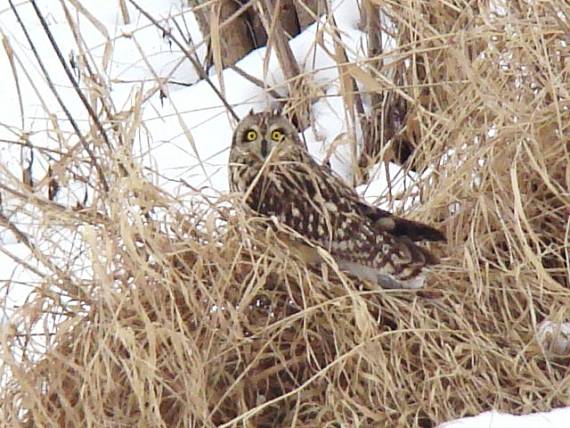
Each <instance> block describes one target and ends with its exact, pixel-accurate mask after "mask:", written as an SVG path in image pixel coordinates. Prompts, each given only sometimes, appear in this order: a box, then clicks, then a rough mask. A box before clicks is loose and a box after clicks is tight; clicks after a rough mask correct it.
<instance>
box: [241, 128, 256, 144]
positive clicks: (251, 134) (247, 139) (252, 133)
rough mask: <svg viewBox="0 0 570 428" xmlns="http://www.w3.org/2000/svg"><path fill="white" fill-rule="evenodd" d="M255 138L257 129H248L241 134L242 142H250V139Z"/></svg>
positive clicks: (253, 139)
mask: <svg viewBox="0 0 570 428" xmlns="http://www.w3.org/2000/svg"><path fill="white" fill-rule="evenodd" d="M256 139H257V131H255V130H254V129H248V130H247V131H245V132H244V134H243V141H244V142H248V143H250V142H252V141H255V140H256Z"/></svg>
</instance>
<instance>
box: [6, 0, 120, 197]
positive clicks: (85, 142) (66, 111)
mask: <svg viewBox="0 0 570 428" xmlns="http://www.w3.org/2000/svg"><path fill="white" fill-rule="evenodd" d="M8 2H9V3H10V8H11V9H12V12H13V13H14V15H15V16H16V19H17V20H18V24H20V27H21V28H22V31H23V32H24V35H25V37H26V40H27V41H28V43H29V45H30V48H31V49H32V52H33V53H34V56H35V57H36V60H37V61H38V65H39V66H40V68H41V69H42V73H43V74H44V77H45V78H46V81H47V84H48V86H49V88H50V90H51V91H52V93H53V95H54V96H55V98H56V99H57V102H58V103H59V105H60V107H61V108H62V110H63V112H64V113H65V115H66V116H67V119H68V120H69V122H70V123H71V126H72V127H73V130H74V131H75V133H76V134H77V136H78V137H79V140H80V141H81V144H82V145H83V148H84V149H85V151H86V152H87V154H88V155H89V158H90V159H91V162H92V163H93V166H94V167H95V169H96V170H97V174H98V175H99V180H101V184H102V185H103V189H104V190H105V192H108V191H109V185H108V184H107V180H106V179H105V175H104V173H103V170H102V168H101V166H100V165H99V164H98V163H97V160H96V158H95V155H94V154H93V152H92V151H91V149H90V148H89V145H88V144H87V141H86V140H85V137H84V136H83V134H82V133H81V130H80V129H79V126H78V125H77V123H76V122H75V119H74V118H73V116H72V114H71V112H70V111H69V110H68V108H67V106H66V105H65V103H64V102H63V100H62V99H61V97H60V96H59V93H58V92H57V90H56V89H55V86H54V84H53V82H52V81H51V79H50V77H49V73H48V71H47V69H46V68H45V65H44V63H43V61H42V60H41V58H40V55H39V53H38V51H37V49H36V47H35V45H34V43H33V41H32V39H31V37H30V34H29V33H28V30H27V29H26V26H25V25H24V23H23V22H22V19H21V18H20V15H19V13H18V11H17V9H16V7H15V6H14V3H13V2H12V0H8ZM32 5H33V6H34V9H35V10H36V13H37V14H38V16H39V17H40V22H41V24H42V26H43V27H44V30H45V31H46V33H47V34H48V37H49V38H50V41H52V44H53V43H55V41H54V40H53V37H52V36H51V33H50V32H49V30H48V28H47V24H46V22H45V20H44V19H43V17H42V16H41V13H40V12H39V10H38V9H37V6H36V4H35V2H34V1H32ZM56 52H58V53H59V55H61V52H59V50H56ZM61 60H62V63H65V60H64V59H63V57H61ZM64 68H65V70H66V72H67V71H68V70H67V67H65V66H64ZM70 79H71V80H73V78H72V77H70ZM79 93H80V97H81V96H82V95H83V94H82V93H81V92H79Z"/></svg>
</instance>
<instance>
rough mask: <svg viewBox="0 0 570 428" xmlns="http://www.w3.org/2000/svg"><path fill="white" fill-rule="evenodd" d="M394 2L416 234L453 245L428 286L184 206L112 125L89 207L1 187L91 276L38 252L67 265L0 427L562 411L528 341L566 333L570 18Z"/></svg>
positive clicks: (18, 323) (561, 400)
mask: <svg viewBox="0 0 570 428" xmlns="http://www.w3.org/2000/svg"><path fill="white" fill-rule="evenodd" d="M436 3H437V5H436ZM401 4H403V5H404V6H398V7H396V6H394V7H392V8H391V9H390V11H391V12H390V13H391V14H392V16H393V17H394V18H395V19H396V20H397V21H398V22H400V23H401V25H403V26H406V28H412V29H414V33H413V37H411V38H410V41H409V43H408V44H406V45H402V47H401V49H400V52H401V54H402V55H401V60H402V61H403V60H405V59H411V60H413V61H417V62H421V63H422V64H423V66H424V67H425V70H426V76H425V77H422V82H423V83H422V84H421V85H420V84H419V83H418V80H417V79H418V76H417V75H415V74H414V72H412V71H410V75H409V76H407V79H408V81H407V82H405V84H404V85H403V86H401V87H399V88H396V90H397V91H400V92H402V93H404V94H407V96H409V97H411V98H412V99H416V100H418V102H417V104H415V105H414V106H413V108H412V109H411V113H410V119H409V123H408V125H409V126H410V127H412V125H413V128H414V132H419V133H421V140H420V141H421V144H420V145H419V146H418V148H417V150H416V152H415V156H416V162H417V164H419V165H420V166H428V165H429V166H430V167H431V168H432V169H433V171H434V172H433V174H432V175H431V177H430V178H429V182H427V181H426V182H421V183H419V187H420V188H421V189H422V204H421V205H420V206H418V207H416V209H415V210H414V211H413V212H412V213H410V216H412V217H414V218H417V219H421V220H425V221H428V222H430V223H432V224H435V225H439V226H440V227H442V228H443V229H444V230H445V231H446V234H447V236H448V240H449V242H448V244H446V245H445V246H442V247H441V248H438V249H437V251H438V253H439V254H440V255H442V256H443V264H442V266H441V268H440V269H439V270H438V271H437V272H435V273H434V274H433V275H432V276H431V277H430V281H429V284H428V286H427V288H426V290H424V291H420V292H393V291H392V292H385V291H378V290H370V289H367V288H366V287H364V288H363V287H361V286H360V285H361V284H358V283H356V282H354V281H353V280H352V279H350V278H347V277H346V276H344V275H342V274H340V275H339V274H338V273H337V272H335V269H334V266H332V265H324V266H322V269H318V270H310V269H308V268H307V267H306V266H305V265H303V264H302V263H301V262H298V261H296V260H295V259H293V258H291V257H290V256H289V255H288V253H287V250H286V249H285V248H283V247H282V246H280V245H279V244H278V242H277V241H276V240H275V239H274V236H273V233H274V232H272V231H271V229H267V228H265V227H263V224H262V221H261V220H259V219H254V218H252V217H251V215H250V214H249V213H248V212H247V211H246V210H245V209H244V208H243V207H242V206H241V205H240V203H239V198H238V197H235V198H233V197H232V198H230V200H231V202H232V204H233V206H234V207H235V208H234V209H232V210H230V209H228V208H227V199H224V201H218V202H216V203H214V204H213V205H212V204H211V203H209V202H206V201H205V200H204V199H202V198H201V196H200V195H199V194H197V195H196V203H195V204H194V205H192V206H187V207H181V205H180V203H179V202H177V201H176V200H175V199H173V198H171V197H169V196H168V195H164V194H163V193H161V192H160V191H159V190H158V189H156V188H154V187H153V186H151V185H150V184H149V183H148V182H147V181H146V180H145V179H144V178H143V174H142V173H141V171H140V168H139V167H138V166H137V165H135V164H130V163H128V162H125V159H128V158H129V149H128V146H127V145H126V144H124V143H121V142H124V141H129V138H130V136H131V135H132V132H133V130H134V129H136V128H137V127H138V126H140V123H139V120H140V117H139V116H138V115H137V114H136V112H137V111H138V110H137V109H133V114H132V115H130V116H128V117H125V118H124V119H125V120H124V121H122V122H121V123H120V124H117V123H115V126H111V125H112V119H111V118H110V117H101V118H100V120H101V123H102V125H103V127H104V128H105V130H106V132H107V136H108V139H109V142H110V145H111V146H113V147H115V149H114V150H110V149H109V147H108V146H107V145H106V144H104V143H101V144H96V145H95V147H96V153H95V157H96V159H97V162H99V163H100V165H101V168H102V169H103V170H104V171H106V179H107V181H108V182H109V183H110V186H109V190H108V191H107V192H105V191H103V190H102V189H103V186H102V184H101V183H100V182H99V183H98V184H97V187H96V191H97V194H96V198H95V200H96V201H97V203H96V204H94V205H93V207H92V208H84V209H77V210H69V209H67V210H66V209H63V208H61V207H59V206H58V205H56V204H55V203H53V202H50V201H49V200H46V199H45V198H42V197H39V196H34V194H32V193H31V192H30V190H29V189H27V188H26V187H25V186H24V185H23V184H21V185H20V187H19V188H16V187H15V186H16V184H14V183H12V184H10V183H5V184H3V191H4V192H7V191H8V190H6V189H11V191H12V193H11V194H12V197H13V198H16V199H18V198H19V199H20V200H21V201H23V202H24V201H25V202H26V204H27V205H26V206H28V207H32V208H33V212H31V213H32V214H33V216H35V218H36V219H40V220H39V221H40V222H43V223H44V224H45V225H46V226H45V227H47V228H48V229H49V228H58V229H62V228H64V229H67V230H69V231H70V232H72V233H73V232H79V233H81V234H82V236H83V241H84V243H85V247H84V249H85V251H86V254H87V255H88V258H89V260H90V269H85V270H84V271H83V272H82V273H78V272H76V271H73V270H72V267H71V266H72V265H71V263H70V264H66V263H59V260H57V261H53V260H52V264H51V265H50V257H52V253H51V252H50V251H49V249H48V250H46V249H45V248H46V246H44V247H42V248H40V247H36V246H34V245H33V244H32V243H31V242H30V245H31V247H32V248H33V250H34V251H35V253H36V258H37V259H38V260H43V261H45V263H44V266H48V267H49V266H52V267H53V269H52V270H51V274H50V275H46V276H44V278H43V281H42V283H41V284H40V285H37V286H36V287H35V291H34V293H33V294H32V295H31V296H30V298H29V302H28V304H27V305H26V306H25V307H22V308H21V309H20V310H18V311H17V312H16V314H15V315H14V318H13V321H14V324H13V328H8V329H5V330H4V332H3V335H2V351H1V352H2V358H3V361H4V364H3V370H4V375H5V376H8V375H9V376H8V377H7V378H6V382H5V383H6V384H5V385H4V388H3V390H2V392H1V393H0V402H1V403H2V404H1V408H2V410H1V413H0V418H1V420H2V423H3V424H4V425H5V426H20V425H21V426H70V427H71V426H74V427H75V426H152V427H159V426H168V427H171V426H228V427H229V426H248V427H261V426H302V427H310V426H314V427H323V426H341V425H343V426H433V425H434V424H436V423H440V422H442V421H445V420H448V419H450V418H455V417H459V416H462V415H468V414H475V413H478V412H481V411H484V410H488V409H489V408H491V407H493V408H496V409H500V410H503V411H508V412H514V413H526V412H531V411H537V410H549V409H551V408H553V407H557V406H564V405H570V398H569V397H570V372H569V365H568V362H569V358H568V357H565V358H564V357H557V358H554V357H552V358H551V357H548V356H547V355H545V354H544V352H543V351H542V350H541V349H540V347H538V346H537V345H536V343H535V342H534V334H535V329H536V325H537V323H539V322H540V321H542V320H543V319H545V318H551V319H553V320H556V321H564V320H568V318H569V317H570V313H569V307H570V279H569V278H570V260H569V257H570V256H569V252H570V249H569V248H568V242H569V235H570V222H569V217H570V211H569V210H570V208H569V207H570V195H569V189H570V165H569V159H570V88H569V85H568V82H569V81H570V56H569V49H570V40H569V37H568V34H570V10H569V9H568V6H563V2H555V1H552V2H548V1H545V2H540V3H539V2H536V4H533V3H529V4H527V3H524V2H516V1H513V2H512V7H511V9H510V10H509V15H508V16H505V17H501V16H491V15H489V13H488V11H485V10H476V9H475V8H474V7H471V8H469V7H467V8H465V5H463V4H461V5H459V2H457V9H454V8H453V7H452V6H451V5H450V4H447V3H446V5H447V6H444V5H443V3H440V2H409V3H408V2H402V3H401ZM412 6H413V7H412ZM564 7H566V9H563V8H564ZM361 66H362V67H363V69H365V70H366V72H367V73H369V74H371V75H372V74H374V70H372V69H370V68H366V66H365V65H362V64H361ZM410 70H412V69H410ZM69 138H70V139H71V140H73V141H77V139H76V138H75V139H74V137H73V136H71V137H69ZM89 159H90V158H89V156H88V155H87V154H86V153H82V154H80V153H79V150H78V151H77V152H76V153H75V154H74V155H73V156H71V157H67V158H66V157H64V158H62V160H61V161H60V162H59V163H58V165H60V168H61V169H60V171H64V170H70V169H72V168H74V165H75V166H77V165H81V164H84V163H85V162H89ZM91 180H92V181H93V177H91ZM403 197H413V195H411V194H407V195H403ZM151 208H154V211H152V210H151ZM30 210H31V208H30ZM159 213H160V216H159V215H158V214H159ZM54 219H57V224H55V223H54V221H53V220H54ZM3 222H4V226H8V227H10V223H9V221H8V219H6V218H4V217H3ZM11 227H12V231H14V228H17V225H11ZM54 242H55V241H54ZM48 243H49V241H48ZM54 245H55V244H54ZM48 246H49V245H48ZM62 266H69V267H68V268H67V269H66V268H65V267H62ZM78 278H83V279H81V280H80V279H78ZM46 319H49V320H51V321H50V322H46V321H45V320H46ZM38 332H40V333H38ZM41 332H44V333H45V334H46V336H45V337H44V339H45V342H44V343H43V345H45V344H46V343H47V346H46V347H45V349H44V347H43V345H42V346H39V345H38V343H37V338H36V336H35V335H36V334H41Z"/></svg>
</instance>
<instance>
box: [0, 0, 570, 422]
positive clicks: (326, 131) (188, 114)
mask: <svg viewBox="0 0 570 428" xmlns="http://www.w3.org/2000/svg"><path fill="white" fill-rule="evenodd" d="M15 3H17V10H18V13H19V14H20V17H21V19H22V20H23V21H24V22H25V23H26V27H27V29H28V31H29V33H30V36H31V38H32V40H33V42H34V44H35V46H36V49H37V50H38V52H40V55H41V58H42V61H43V62H44V65H45V67H46V69H47V71H48V73H49V75H50V77H51V79H52V80H53V83H54V85H55V87H56V88H57V90H58V92H59V94H60V96H61V97H62V99H63V102H64V104H65V105H66V106H67V108H69V109H70V110H71V111H72V112H73V114H74V117H75V118H76V119H77V120H78V123H79V125H80V127H81V128H82V129H83V130H85V129H86V125H87V119H88V116H87V112H86V111H85V109H84V107H83V105H82V104H81V102H80V100H79V99H78V97H77V96H76V94H75V91H74V89H73V88H72V85H71V83H70V81H69V80H68V79H67V77H66V75H65V73H63V72H62V66H61V64H60V63H59V61H58V59H57V57H56V56H55V55H54V52H53V49H52V47H51V45H50V43H49V41H48V39H47V37H46V35H45V33H44V31H43V29H42V27H41V25H40V23H39V21H38V18H37V16H36V14H35V12H34V10H33V8H32V6H31V4H30V3H29V2H15ZM37 3H38V5H39V7H40V9H41V10H42V12H43V15H44V16H45V17H46V19H47V22H48V25H49V28H50V30H51V31H52V32H53V35H54V37H55V39H56V41H57V43H58V45H59V47H60V49H61V52H62V53H63V55H64V56H65V57H66V60H67V61H70V60H73V61H78V58H79V54H80V53H81V50H82V49H86V50H87V51H88V53H89V55H91V57H92V59H93V65H94V66H95V67H96V69H97V72H98V73H99V74H100V75H101V76H102V78H103V79H104V82H105V83H106V85H107V87H108V89H109V90H110V93H109V95H110V99H111V100H112V108H113V110H114V112H115V113H120V112H121V111H126V110H128V109H130V108H131V106H132V105H133V103H134V99H135V96H136V95H137V94H143V95H144V96H150V98H149V99H148V100H147V101H146V103H145V105H144V111H143V117H142V120H143V122H144V125H145V126H144V127H143V128H141V129H140V131H139V133H138V135H137V136H136V140H135V157H136V159H137V160H138V161H139V162H140V163H141V164H142V165H144V166H145V167H146V171H148V177H149V179H150V180H152V181H153V182H154V183H155V184H156V185H158V186H160V187H161V188H162V189H164V190H165V191H167V192H170V193H171V194H173V195H175V196H177V197H179V198H181V199H182V200H183V201H189V200H191V198H192V195H194V194H195V192H194V190H193V189H200V190H201V191H203V192H205V193H206V194H208V195H211V196H213V197H217V196H218V195H220V194H222V193H223V192H226V191H227V190H228V185H227V171H226V167H227V166H226V164H227V156H228V149H229V141H230V138H231V133H232V129H233V126H234V125H235V123H234V121H233V119H232V118H231V117H230V116H229V114H228V113H227V112H226V109H225V107H223V105H222V103H221V101H220V100H219V99H218V98H217V97H216V95H215V93H214V91H213V90H212V88H211V87H210V86H209V85H208V84H207V82H205V81H198V75H197V72H196V71H195V70H194V68H193V67H192V65H191V64H190V62H189V61H188V60H187V59H186V58H185V55H184V53H183V52H182V51H181V50H180V49H179V48H178V47H177V46H176V44H174V43H172V40H170V39H169V38H168V37H165V36H164V34H162V32H161V31H160V30H158V29H157V28H155V27H154V26H153V25H152V24H151V23H150V22H149V21H148V20H147V19H146V18H145V17H143V16H142V15H141V14H140V13H139V12H138V11H137V10H136V9H135V8H134V7H133V6H132V5H131V4H130V3H129V2H126V3H127V5H128V12H129V17H130V22H129V23H125V20H124V17H123V16H122V14H121V11H120V8H119V7H118V4H119V3H118V2H117V1H116V0H98V1H97V2H86V1H85V2H81V4H82V5H83V6H84V7H85V8H86V10H87V12H84V11H78V10H77V9H75V8H74V7H73V6H72V3H71V2H63V4H65V5H67V7H68V8H69V11H70V16H71V17H72V19H74V20H75V21H76V23H77V27H76V28H79V30H80V32H81V38H82V39H83V41H84V42H83V45H82V46H81V48H80V47H78V46H77V44H76V42H75V38H74V36H73V32H72V31H71V29H70V26H69V23H68V20H67V18H66V14H65V12H64V10H63V8H62V6H61V3H60V2H49V3H48V2H37ZM186 3H187V2H186V1H185V0H137V4H139V5H140V6H141V7H142V8H143V9H144V10H146V11H147V12H149V13H150V14H151V15H152V16H154V17H155V18H156V19H157V20H161V19H165V20H164V21H161V22H163V24H164V25H165V26H166V27H167V28H168V29H169V30H171V31H172V32H173V34H175V35H177V36H180V34H178V33H177V30H175V29H176V28H182V29H184V31H186V33H185V34H184V37H185V39H186V40H190V41H191V42H190V43H189V47H190V48H191V47H196V55H197V58H198V60H200V61H202V60H203V59H204V56H205V53H206V47H205V46H204V44H203V43H202V41H201V39H202V37H201V35H200V32H199V29H198V25H197V23H196V20H195V18H194V16H193V14H192V13H191V12H190V10H189V9H187V8H185V7H184V5H185V4H186ZM332 10H333V11H334V14H335V20H336V23H337V25H338V26H339V28H340V37H341V39H342V41H343V42H344V44H346V45H347V46H348V47H349V48H348V49H347V55H348V58H349V60H350V61H353V62H358V61H360V60H362V59H364V57H365V52H366V39H365V37H364V34H363V33H362V32H361V31H360V30H359V28H358V24H359V20H360V17H359V7H358V5H357V4H356V2H355V1H354V0H336V1H334V2H333V4H332ZM386 19H387V18H386V17H383V21H384V23H385V24H386V25H389V23H387V22H385V21H386ZM177 24H178V25H177ZM0 37H2V39H3V41H4V42H5V43H9V45H10V46H11V48H12V49H13V52H14V56H13V57H12V58H10V57H9V56H8V55H7V53H6V49H1V48H0V76H2V79H0V99H2V103H1V104H0V182H2V183H3V184H4V185H6V186H8V187H12V188H17V186H18V185H19V182H20V180H21V177H22V167H26V166H27V165H30V164H31V174H32V177H34V178H35V180H36V181H39V180H41V179H42V178H43V177H44V176H45V174H46V172H47V165H48V156H49V152H47V151H45V150H44V151H42V150H40V148H42V149H49V150H61V151H66V150H68V149H69V147H67V146H66V144H68V142H67V140H66V138H64V139H63V142H62V140H61V139H58V138H56V136H55V135H54V132H52V131H49V129H50V128H51V127H52V125H51V124H52V121H51V118H50V117H49V115H48V112H49V114H51V115H55V117H57V119H58V122H59V124H60V126H61V127H62V128H61V133H62V135H64V136H67V135H70V133H71V132H72V128H71V125H70V123H69V122H68V121H67V119H66V117H65V115H64V113H63V111H62V108H61V106H60V105H59V104H58V103H57V101H56V99H55V97H54V95H53V93H52V92H51V90H50V88H49V86H48V85H47V84H46V82H45V79H44V77H43V74H42V72H41V70H40V68H39V66H38V64H37V61H36V60H35V58H34V55H33V52H32V51H31V49H30V47H29V44H28V42H27V41H26V38H25V37H24V34H23V33H22V30H21V28H20V26H19V24H18V22H17V20H16V17H15V16H14V14H13V13H12V12H11V10H10V8H9V7H7V6H5V7H3V8H0ZM334 37H338V34H337V33H334V32H332V31H331V28H330V26H329V23H327V22H325V21H324V20H321V21H319V22H317V23H315V24H313V25H311V26H310V27H308V28H307V29H306V30H305V31H304V32H303V33H302V34H300V35H299V36H298V37H296V38H295V39H294V40H292V41H291V48H292V50H293V53H294V55H295V56H296V58H297V60H298V61H299V64H300V66H301V68H302V71H303V72H310V73H312V74H313V76H314V83H315V84H316V85H318V86H319V88H318V89H319V91H320V92H321V93H322V94H323V96H322V97H320V98H319V99H318V100H316V101H315V102H314V104H313V105H312V107H311V108H312V117H313V122H312V126H311V127H310V128H308V129H307V130H306V131H305V132H304V133H303V137H304V140H305V141H306V143H307V146H308V149H309V151H310V153H311V154H312V155H313V156H314V157H315V159H316V160H317V161H318V162H322V161H324V160H328V161H330V165H331V167H332V169H333V170H334V171H336V172H337V173H338V174H339V175H340V176H341V177H342V178H343V179H345V180H346V181H347V182H348V183H351V182H352V180H353V177H352V168H351V165H352V162H353V159H352V157H353V151H352V142H353V140H354V139H356V140H358V139H359V138H360V129H359V127H358V123H352V122H351V119H350V117H347V114H346V112H345V111H344V108H343V102H342V98H341V96H340V95H339V92H340V83H339V75H338V68H337V66H336V61H335V58H334V57H333V53H334V43H333V40H334ZM316 40H320V41H319V42H318V43H317V42H316ZM385 43H386V47H387V48H389V47H390V46H391V44H392V43H393V41H392V40H390V39H389V38H387V40H386V41H385ZM266 54H267V51H266V49H265V48H260V49H257V50H255V51H253V52H251V53H250V54H249V55H248V56H246V57H245V58H243V59H242V60H241V61H239V62H238V64H237V66H238V67H239V68H241V69H243V70H245V71H246V72H247V73H248V74H250V75H252V76H254V77H256V78H257V79H259V80H261V81H264V82H265V84H266V86H267V87H268V88H271V89H274V90H275V91H276V92H278V93H281V94H284V86H283V84H284V77H283V75H282V73H281V71H280V67H279V65H278V63H277V60H276V58H275V55H274V54H272V56H271V58H270V59H269V61H267V62H265V56H266ZM12 64H16V69H17V76H18V85H16V84H15V80H14V73H13V68H12ZM82 78H84V77H81V76H79V81H80V82H81V79H82ZM221 78H222V81H223V85H221V84H220V82H219V81H218V79H217V77H216V75H215V73H214V72H213V71H211V74H210V79H211V81H212V82H213V83H214V84H215V85H216V87H217V88H219V89H220V88H221V87H222V86H223V88H224V95H225V97H226V99H227V101H228V102H229V103H230V104H231V105H232V106H233V107H234V109H235V111H236V113H237V114H238V116H240V117H242V116H244V115H245V114H246V113H247V112H248V111H249V110H250V109H252V108H253V109H254V110H256V111H259V110H262V109H265V108H267V107H271V106H272V105H274V101H275V100H273V99H272V97H271V96H270V95H268V94H267V92H266V91H265V90H264V89H263V88H260V87H258V86H256V85H254V84H253V83H251V82H250V81H248V80H247V79H245V78H243V77H241V76H240V75H239V74H238V73H237V72H235V71H234V70H231V69H227V70H224V71H223V72H222V73H221ZM167 81H168V82H176V83H166V82H167ZM159 82H160V83H159ZM159 89H162V90H163V91H164V92H165V94H166V95H167V98H166V99H161V98H160V96H159V91H158V90H159ZM18 91H20V92H18ZM364 102H365V104H366V102H367V100H366V99H365V100H364ZM20 103H21V104H20ZM22 131H25V133H23V132H22ZM14 142H16V143H18V142H19V143H23V144H14ZM26 142H29V144H31V145H33V146H35V147H36V149H35V150H33V154H34V159H33V162H32V150H31V149H30V147H31V146H30V145H28V146H26V144H24V143H26ZM388 178H389V180H388ZM415 179H417V177H414V176H413V175H405V174H404V173H403V171H402V170H401V169H400V168H399V167H398V166H397V165H394V164H381V165H379V166H377V168H376V169H375V170H374V171H373V172H372V180H370V182H369V183H368V184H366V185H362V186H359V187H358V188H357V191H358V192H359V193H360V194H362V195H363V197H364V198H365V199H366V200H368V201H369V202H370V203H373V204H376V205H379V206H382V207H385V208H389V209H394V208H396V207H397V208H403V209H408V208H410V206H409V205H406V206H398V205H397V204H396V203H395V202H394V201H391V200H390V198H387V196H389V195H397V194H398V193H400V192H403V191H405V190H406V189H409V187H411V186H413V183H414V180H415ZM66 189H67V191H63V192H61V194H59V195H58V198H57V201H58V202H59V203H61V204H63V205H67V206H73V205H74V204H75V203H77V202H80V201H82V200H83V198H84V197H85V191H86V190H85V186H84V185H82V184H80V183H73V182H71V183H69V185H68V186H66ZM40 191H41V192H43V193H45V189H40ZM2 196H3V200H2V214H3V215H4V216H6V218H8V219H9V220H10V221H12V222H13V223H14V224H16V225H18V227H20V228H21V230H23V231H24V232H26V233H28V234H30V235H31V236H32V237H33V238H34V241H35V242H37V243H40V248H41V245H42V244H41V243H42V242H45V241H46V240H47V239H49V240H52V242H55V241H58V242H60V243H61V251H60V253H61V254H56V255H55V256H57V257H61V258H62V259H64V258H65V257H66V255H67V252H69V251H71V250H70V249H71V248H74V249H75V251H77V249H78V248H82V245H83V237H81V236H67V235H66V234H65V233H63V232H61V233H59V235H58V236H54V234H55V235H57V234H58V233H57V232H54V231H53V228H52V230H49V228H46V227H45V226H43V225H40V224H39V223H38V221H37V220H36V219H35V216H34V212H33V207H30V206H27V205H25V204H22V203H21V202H20V201H18V200H16V199H14V198H11V197H10V196H9V195H7V194H5V193H3V195H2ZM87 196H88V197H89V195H87ZM0 250H1V251H0V287H2V288H1V290H2V292H3V293H4V296H5V298H4V299H3V301H2V303H3V307H2V312H3V313H2V317H1V318H0V319H1V320H2V323H3V324H4V326H3V328H5V327H6V326H7V325H8V323H9V322H10V321H13V320H12V318H11V316H12V314H13V312H14V309H15V308H17V307H19V306H21V305H24V304H25V303H26V299H27V298H28V296H29V294H30V292H32V291H33V290H34V288H35V286H36V284H38V282H39V281H40V277H39V276H38V275H37V274H35V273H33V271H32V270H30V269H27V268H26V267H25V266H24V265H23V264H22V263H21V261H23V262H25V263H29V264H30V266H32V267H33V269H37V270H38V272H40V273H41V272H44V268H45V267H43V266H41V264H40V263H38V262H34V261H33V259H32V257H31V254H30V250H29V248H28V247H27V246H26V245H24V244H23V243H21V242H18V240H17V239H16V236H15V235H14V234H13V233H12V232H10V231H7V230H0ZM86 262H87V261H86V260H82V259H78V260H76V261H75V263H77V264H78V265H82V264H84V263H86ZM82 267H83V268H84V266H83V265H82ZM78 270H80V269H78ZM83 271H84V272H85V269H83ZM545 328H546V327H545ZM545 331H546V330H545ZM543 334H546V333H543ZM549 337H550V336H549ZM569 417H570V409H559V410H554V411H552V412H550V413H540V414H535V415H529V416H524V417H522V416H510V415H504V414H499V413H496V412H486V413H483V414H481V415H479V416H476V417H472V418H464V419H462V420H458V421H451V422H448V423H446V424H444V425H442V427H446V428H455V427H494V428H507V427H511V426H517V427H524V426H529V427H530V426H542V427H562V426H567V425H568V424H567V422H566V421H565V420H564V419H568V418H569Z"/></svg>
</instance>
